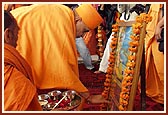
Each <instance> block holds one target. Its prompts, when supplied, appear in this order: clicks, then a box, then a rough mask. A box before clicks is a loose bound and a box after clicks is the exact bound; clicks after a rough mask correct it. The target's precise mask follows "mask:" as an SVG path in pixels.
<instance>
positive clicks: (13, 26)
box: [4, 11, 42, 111]
mask: <svg viewBox="0 0 168 115" xmlns="http://www.w3.org/2000/svg"><path fill="white" fill-rule="evenodd" d="M18 30H19V27H18V25H17V22H16V20H15V19H14V17H13V16H12V14H11V13H9V12H7V11H4V110H5V111H28V110H31V111H34V110H35V111H37V110H38V111H39V110H42V108H41V106H40V104H39V102H38V98H37V90H36V86H35V85H34V83H33V78H32V71H31V67H30V66H29V64H28V63H27V62H26V60H25V59H24V58H23V57H22V56H21V55H20V54H19V52H18V51H17V50H16V45H17V43H16V41H17V39H18Z"/></svg>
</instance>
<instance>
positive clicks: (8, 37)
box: [4, 28, 12, 43]
mask: <svg viewBox="0 0 168 115" xmlns="http://www.w3.org/2000/svg"><path fill="white" fill-rule="evenodd" d="M11 39H12V32H11V30H10V29H9V28H7V29H5V31H4V42H5V43H9V42H10V41H11Z"/></svg>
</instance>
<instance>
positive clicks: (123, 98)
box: [100, 13, 152, 111]
mask: <svg viewBox="0 0 168 115" xmlns="http://www.w3.org/2000/svg"><path fill="white" fill-rule="evenodd" d="M151 19H152V18H151V17H150V16H149V15H148V14H145V13H142V14H140V16H138V17H137V18H136V23H135V24H132V35H130V38H131V39H132V41H131V42H130V43H129V46H130V47H129V51H130V55H129V56H128V62H127V64H126V69H125V71H124V72H125V73H124V77H123V80H122V84H121V86H122V88H121V92H120V97H119V106H118V109H119V110H120V111H126V110H127V107H128V102H129V96H130V90H131V86H132V80H133V75H134V68H135V66H136V63H135V61H136V52H137V50H138V46H139V39H140V30H141V28H142V23H143V22H145V23H148V22H150V21H151ZM122 21H123V20H119V19H117V21H116V22H117V23H116V24H113V25H112V28H113V29H112V32H114V34H113V35H112V36H113V38H111V39H112V42H111V44H110V47H111V49H112V50H111V52H110V57H109V59H108V61H109V64H108V68H107V72H106V79H105V82H104V90H103V92H102V96H103V97H104V98H105V99H107V100H108V99H109V96H115V94H114V89H115V87H116V80H115V79H114V76H113V69H114V66H115V53H116V52H115V51H116V47H117V41H118V38H117V37H118V31H119V26H118V22H122ZM109 93H110V94H109ZM100 107H101V108H100V109H101V110H107V109H108V104H106V103H103V104H101V105H100Z"/></svg>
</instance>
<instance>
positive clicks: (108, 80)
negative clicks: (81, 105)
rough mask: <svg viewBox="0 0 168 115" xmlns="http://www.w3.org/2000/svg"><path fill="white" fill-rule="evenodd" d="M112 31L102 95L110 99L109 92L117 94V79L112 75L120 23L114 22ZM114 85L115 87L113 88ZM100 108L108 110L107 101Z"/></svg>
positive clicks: (112, 94)
mask: <svg viewBox="0 0 168 115" xmlns="http://www.w3.org/2000/svg"><path fill="white" fill-rule="evenodd" d="M112 28H113V29H112V32H114V34H113V35H112V36H113V37H112V38H111V39H112V42H111V44H110V47H111V49H112V50H111V52H110V56H109V59H108V62H109V64H108V68H107V71H106V79H105V82H104V90H103V92H102V96H103V97H104V98H105V99H107V100H108V98H109V92H110V95H111V96H115V94H114V88H115V87H116V81H115V80H114V79H112V78H113V77H112V75H113V70H114V65H115V64H114V63H115V50H116V47H117V42H118V38H117V34H118V28H119V26H118V24H117V23H116V24H113V25H112ZM111 87H113V88H111ZM100 107H101V108H100V109H101V110H107V109H108V108H107V107H108V105H107V104H106V103H103V104H101V105H100Z"/></svg>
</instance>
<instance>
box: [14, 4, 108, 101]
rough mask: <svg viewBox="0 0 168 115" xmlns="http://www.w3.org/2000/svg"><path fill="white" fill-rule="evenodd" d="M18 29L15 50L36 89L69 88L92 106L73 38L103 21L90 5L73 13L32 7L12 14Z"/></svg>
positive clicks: (46, 6)
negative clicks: (21, 57) (29, 71)
mask: <svg viewBox="0 0 168 115" xmlns="http://www.w3.org/2000/svg"><path fill="white" fill-rule="evenodd" d="M11 12H12V14H13V15H14V17H15V18H16V20H17V22H18V25H19V27H20V33H19V38H18V47H17V50H18V51H19V52H20V53H21V54H22V56H23V57H24V58H25V59H26V60H27V61H28V63H29V64H30V65H31V67H32V68H33V80H34V83H35V84H36V86H37V88H38V89H53V88H54V89H72V90H75V91H77V92H79V93H80V95H81V96H82V97H84V98H83V99H84V100H85V99H90V100H91V102H93V103H99V102H100V103H101V102H104V101H105V100H104V99H103V97H102V96H101V95H95V97H94V96H93V95H92V96H89V92H88V89H87V88H86V87H85V86H84V85H83V84H82V82H81V81H80V79H79V71H78V61H77V52H76V45H75V38H77V37H80V36H83V35H84V33H85V32H87V31H89V30H92V29H94V28H96V27H97V26H98V25H99V24H100V23H101V22H102V21H103V19H102V18H101V16H100V15H99V14H98V12H97V11H96V10H95V9H94V8H93V7H92V5H90V4H82V5H80V6H79V7H78V8H76V9H75V10H72V9H70V8H68V7H67V6H65V5H60V4H34V5H31V6H24V7H20V8H17V9H14V10H12V11H11Z"/></svg>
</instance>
